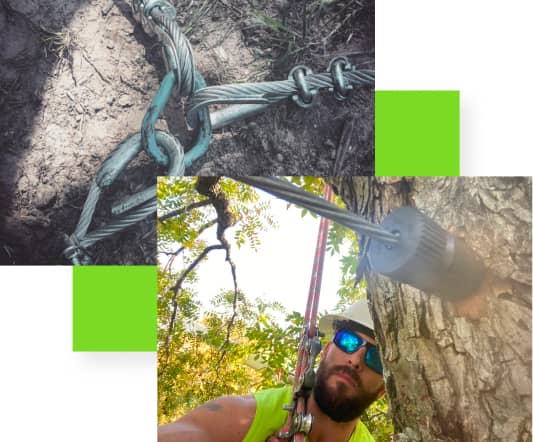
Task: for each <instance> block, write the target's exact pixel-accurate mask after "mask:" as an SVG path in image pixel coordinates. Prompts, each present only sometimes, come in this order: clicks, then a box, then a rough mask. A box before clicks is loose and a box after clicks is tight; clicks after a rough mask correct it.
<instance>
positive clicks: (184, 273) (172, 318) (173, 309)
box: [165, 244, 224, 363]
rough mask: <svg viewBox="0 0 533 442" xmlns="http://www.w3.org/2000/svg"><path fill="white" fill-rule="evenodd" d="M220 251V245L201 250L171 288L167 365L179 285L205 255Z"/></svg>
mask: <svg viewBox="0 0 533 442" xmlns="http://www.w3.org/2000/svg"><path fill="white" fill-rule="evenodd" d="M220 249H224V246H223V245H222V244H214V245H212V246H209V247H206V248H205V249H204V250H202V253H200V255H198V256H197V257H196V259H195V260H194V261H193V262H192V263H191V264H189V266H188V267H187V268H186V269H185V270H184V272H183V273H182V274H181V276H180V277H179V278H178V280H177V282H176V284H174V286H173V287H171V290H172V291H173V292H174V295H173V296H172V315H171V317H170V324H169V327H168V334H167V337H166V339H165V351H166V362H167V363H168V358H169V357H170V352H169V344H170V336H171V335H172V331H173V330H174V323H175V322H176V314H177V312H178V292H179V290H180V289H181V285H182V284H183V282H184V281H185V278H187V276H188V275H189V273H191V272H192V271H193V270H194V269H195V267H196V266H197V265H198V264H199V263H200V261H201V260H202V259H204V258H205V257H206V255H207V254H208V253H209V252H211V251H212V250H220Z"/></svg>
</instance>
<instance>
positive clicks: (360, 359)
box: [348, 345, 366, 371]
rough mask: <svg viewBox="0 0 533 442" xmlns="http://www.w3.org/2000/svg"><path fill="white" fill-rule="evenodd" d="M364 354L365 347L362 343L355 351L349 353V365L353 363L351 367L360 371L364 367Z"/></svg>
mask: <svg viewBox="0 0 533 442" xmlns="http://www.w3.org/2000/svg"><path fill="white" fill-rule="evenodd" d="M365 355H366V347H365V346H364V345H362V346H361V347H360V348H358V349H357V351H356V352H354V353H352V354H351V355H350V359H349V361H348V362H349V363H350V365H353V367H354V368H355V369H356V370H357V371H361V370H362V369H363V368H364V367H365Z"/></svg>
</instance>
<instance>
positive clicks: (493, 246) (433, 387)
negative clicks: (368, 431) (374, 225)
mask: <svg viewBox="0 0 533 442" xmlns="http://www.w3.org/2000/svg"><path fill="white" fill-rule="evenodd" d="M330 182H331V183H332V184H333V185H334V187H335V189H336V191H337V193H339V194H340V195H341V196H342V198H343V200H344V201H345V203H346V204H347V206H348V207H349V208H350V210H352V211H354V212H357V213H359V214H362V215H364V216H366V217H368V218H370V219H372V220H373V221H376V222H380V221H381V220H382V219H383V217H384V216H386V215H387V214H388V213H389V212H390V211H391V210H392V209H394V208H396V207H399V206H402V205H410V206H414V207H417V208H418V209H419V210H421V211H422V212H423V213H425V214H426V215H428V216H429V217H431V218H432V219H433V220H435V221H436V222H437V223H438V224H440V225H441V226H442V227H443V228H444V229H447V230H448V231H451V232H453V233H454V234H455V235H456V236H459V237H462V238H464V240H465V241H466V243H467V244H468V245H469V246H470V248H472V249H473V250H474V251H476V253H477V254H478V255H479V256H480V257H481V258H482V259H483V262H484V264H485V265H486V267H487V268H488V272H487V273H488V278H487V280H486V282H485V284H484V285H483V286H482V289H481V290H479V291H478V293H477V294H475V295H473V296H469V297H468V298H467V299H465V300H463V301H457V302H453V303H452V302H449V301H445V300H442V299H441V298H439V297H437V296H435V295H428V294H426V293H424V292H421V291H419V290H417V289H415V288H413V287H411V286H408V285H406V284H399V283H396V282H394V281H392V280H390V279H388V278H387V277H385V276H381V275H378V274H376V273H374V272H372V271H371V269H369V268H367V269H366V272H365V274H366V279H367V284H368V292H369V299H370V301H369V302H370V307H371V311H372V315H373V317H374V320H375V324H376V334H377V340H378V343H379V346H380V353H381V355H382V359H383V362H384V365H385V373H384V376H385V383H386V387H387V395H388V400H389V405H390V410H391V413H392V418H393V422H394V426H395V431H396V433H398V435H397V436H396V439H395V440H399V441H400V440H401V441H431V442H435V441H458V442H459V441H460V442H468V441H476V442H477V441H505V442H510V441H530V440H531V300H532V296H531V179H530V178H466V177H460V178H452V177H427V178H421V177H416V178H391V177H355V178H352V177H350V178H331V179H330ZM360 243H361V247H360V249H361V250H362V252H361V253H362V255H364V249H365V246H364V243H365V241H364V239H363V240H361V238H360ZM360 262H362V263H364V262H365V259H364V256H361V257H360Z"/></svg>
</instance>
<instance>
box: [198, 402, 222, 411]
mask: <svg viewBox="0 0 533 442" xmlns="http://www.w3.org/2000/svg"><path fill="white" fill-rule="evenodd" d="M202 407H205V408H207V409H208V410H210V411H220V410H222V405H219V404H214V403H212V402H208V403H207V404H204V405H202Z"/></svg>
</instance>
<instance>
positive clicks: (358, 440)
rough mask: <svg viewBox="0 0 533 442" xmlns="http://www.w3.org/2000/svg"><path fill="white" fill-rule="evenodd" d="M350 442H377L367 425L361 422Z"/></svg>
mask: <svg viewBox="0 0 533 442" xmlns="http://www.w3.org/2000/svg"><path fill="white" fill-rule="evenodd" d="M349 442H375V440H374V437H373V436H372V435H371V434H370V431H368V428H366V425H365V424H364V423H363V422H362V421H361V420H360V421H359V422H358V423H357V428H356V429H355V432H354V434H353V435H352V437H351V438H350V440H349Z"/></svg>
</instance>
